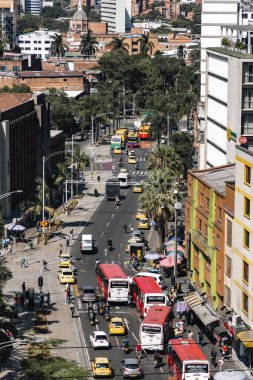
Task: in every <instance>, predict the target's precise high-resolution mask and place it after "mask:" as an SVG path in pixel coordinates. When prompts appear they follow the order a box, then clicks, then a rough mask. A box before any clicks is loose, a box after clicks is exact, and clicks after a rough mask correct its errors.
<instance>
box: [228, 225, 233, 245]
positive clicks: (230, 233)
mask: <svg viewBox="0 0 253 380" xmlns="http://www.w3.org/2000/svg"><path fill="white" fill-rule="evenodd" d="M227 245H228V246H229V247H232V222H231V220H228V219H227Z"/></svg>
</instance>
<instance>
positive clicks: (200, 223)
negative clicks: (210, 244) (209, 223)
mask: <svg viewBox="0 0 253 380" xmlns="http://www.w3.org/2000/svg"><path fill="white" fill-rule="evenodd" d="M199 230H200V231H201V230H202V220H201V219H199Z"/></svg>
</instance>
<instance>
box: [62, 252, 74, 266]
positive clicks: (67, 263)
mask: <svg viewBox="0 0 253 380" xmlns="http://www.w3.org/2000/svg"><path fill="white" fill-rule="evenodd" d="M71 260H72V256H70V254H69V253H63V254H62V255H61V256H60V262H59V267H60V268H69V267H70V265H71Z"/></svg>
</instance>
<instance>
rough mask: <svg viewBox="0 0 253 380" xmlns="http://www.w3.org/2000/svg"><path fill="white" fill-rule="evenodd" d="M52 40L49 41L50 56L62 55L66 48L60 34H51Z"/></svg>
mask: <svg viewBox="0 0 253 380" xmlns="http://www.w3.org/2000/svg"><path fill="white" fill-rule="evenodd" d="M52 39H53V41H52V42H51V47H50V52H51V54H52V56H56V55H57V57H58V59H59V58H60V57H64V55H65V52H66V51H67V50H68V47H67V45H66V44H64V43H63V39H62V34H56V33H55V35H54V36H52Z"/></svg>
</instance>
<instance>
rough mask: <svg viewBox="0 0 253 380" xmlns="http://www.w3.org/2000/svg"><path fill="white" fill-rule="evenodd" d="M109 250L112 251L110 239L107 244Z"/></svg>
mask: <svg viewBox="0 0 253 380" xmlns="http://www.w3.org/2000/svg"><path fill="white" fill-rule="evenodd" d="M107 249H108V251H112V240H111V239H109V240H108V242H107Z"/></svg>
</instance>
